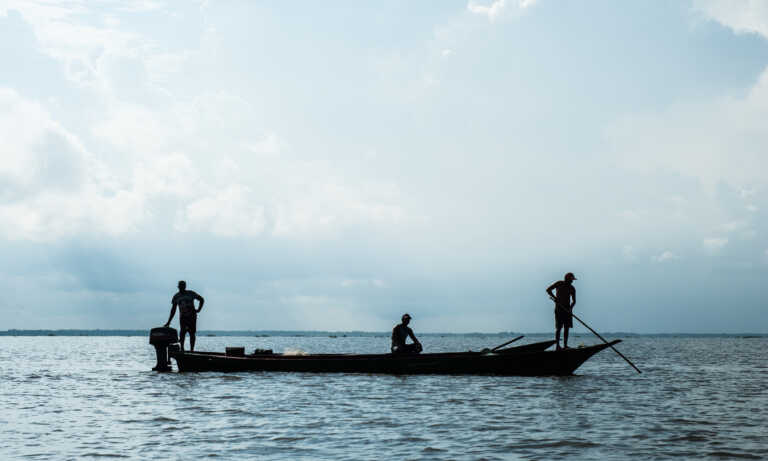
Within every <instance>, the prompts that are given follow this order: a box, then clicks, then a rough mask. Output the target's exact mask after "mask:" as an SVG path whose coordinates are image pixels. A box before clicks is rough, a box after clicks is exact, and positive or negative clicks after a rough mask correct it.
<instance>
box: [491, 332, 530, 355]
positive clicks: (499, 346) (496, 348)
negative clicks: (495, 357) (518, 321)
mask: <svg viewBox="0 0 768 461" xmlns="http://www.w3.org/2000/svg"><path fill="white" fill-rule="evenodd" d="M523 336H524V335H520V336H518V337H517V338H515V339H513V340H510V341H507V342H505V343H504V344H499V345H498V346H496V347H494V348H493V349H491V352H494V351H496V350H498V349H501V348H502V347H504V346H506V345H507V344H512V343H513V342H515V341H517V340H518V339H520V338H522V337H523Z"/></svg>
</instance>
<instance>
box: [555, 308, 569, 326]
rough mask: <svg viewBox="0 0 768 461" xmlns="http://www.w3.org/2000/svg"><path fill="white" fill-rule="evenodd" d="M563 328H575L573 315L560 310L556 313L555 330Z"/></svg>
mask: <svg viewBox="0 0 768 461" xmlns="http://www.w3.org/2000/svg"><path fill="white" fill-rule="evenodd" d="M563 327H566V328H573V315H571V313H570V312H568V313H567V314H566V313H565V312H564V308H560V309H557V310H556V311H555V329H557V330H559V329H560V328H563Z"/></svg>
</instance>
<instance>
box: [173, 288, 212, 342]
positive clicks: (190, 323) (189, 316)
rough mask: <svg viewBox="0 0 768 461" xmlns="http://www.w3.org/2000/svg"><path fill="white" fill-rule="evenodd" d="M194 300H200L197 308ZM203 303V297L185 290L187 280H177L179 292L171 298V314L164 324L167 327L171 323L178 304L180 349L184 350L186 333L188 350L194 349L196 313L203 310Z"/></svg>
mask: <svg viewBox="0 0 768 461" xmlns="http://www.w3.org/2000/svg"><path fill="white" fill-rule="evenodd" d="M195 300H198V301H199V302H200V305H199V307H198V308H197V309H195ZM204 303H205V299H203V297H202V296H200V295H199V294H197V293H195V292H194V291H192V290H187V282H185V281H184V280H181V281H179V292H178V293H176V294H175V295H173V299H172V300H171V316H170V317H168V321H167V322H165V326H166V327H167V326H168V325H170V324H171V320H173V315H174V314H175V313H176V306H179V326H180V328H179V341H180V342H181V350H182V351H183V350H184V335H185V334H187V333H189V350H190V351H192V352H194V350H195V332H196V331H197V313H198V312H200V311H201V310H203V304H204Z"/></svg>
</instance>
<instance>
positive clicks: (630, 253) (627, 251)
mask: <svg viewBox="0 0 768 461" xmlns="http://www.w3.org/2000/svg"><path fill="white" fill-rule="evenodd" d="M621 255H622V256H623V257H624V259H625V260H627V261H635V260H637V255H636V252H635V247H633V246H632V245H624V247H622V249H621Z"/></svg>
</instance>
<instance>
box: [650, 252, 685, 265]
mask: <svg viewBox="0 0 768 461" xmlns="http://www.w3.org/2000/svg"><path fill="white" fill-rule="evenodd" d="M651 259H652V260H653V261H656V262H657V263H663V262H669V261H676V260H678V259H680V256H678V255H677V254H675V253H673V252H671V251H669V250H666V251H664V252H662V253H661V254H660V255H658V256H654V257H653V258H651Z"/></svg>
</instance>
